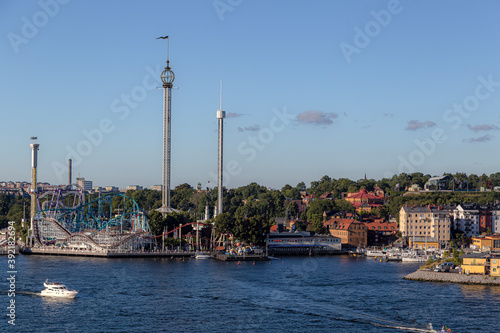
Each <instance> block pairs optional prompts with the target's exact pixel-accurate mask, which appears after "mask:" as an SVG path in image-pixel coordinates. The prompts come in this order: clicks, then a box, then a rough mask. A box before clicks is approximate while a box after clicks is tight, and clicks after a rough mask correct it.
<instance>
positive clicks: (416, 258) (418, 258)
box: [401, 255, 428, 262]
mask: <svg viewBox="0 0 500 333" xmlns="http://www.w3.org/2000/svg"><path fill="white" fill-rule="evenodd" d="M401 259H402V261H403V262H426V261H427V259H428V256H421V255H409V256H403V257H402V258H401Z"/></svg>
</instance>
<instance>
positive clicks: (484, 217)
mask: <svg viewBox="0 0 500 333" xmlns="http://www.w3.org/2000/svg"><path fill="white" fill-rule="evenodd" d="M491 226H492V218H491V211H490V210H480V211H479V232H480V233H482V232H486V231H487V230H488V231H489V232H491V231H492V230H493V229H492V228H491Z"/></svg>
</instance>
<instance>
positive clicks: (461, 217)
mask: <svg viewBox="0 0 500 333" xmlns="http://www.w3.org/2000/svg"><path fill="white" fill-rule="evenodd" d="M453 223H454V227H455V229H458V230H460V231H462V232H463V233H464V234H465V235H466V236H467V237H471V236H477V235H479V209H478V208H477V206H476V205H469V204H460V205H458V206H457V207H456V208H455V209H454V210H453Z"/></svg>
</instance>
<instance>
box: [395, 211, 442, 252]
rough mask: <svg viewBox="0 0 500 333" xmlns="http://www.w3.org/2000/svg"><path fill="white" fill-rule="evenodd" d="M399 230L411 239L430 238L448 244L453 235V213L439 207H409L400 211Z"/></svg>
mask: <svg viewBox="0 0 500 333" xmlns="http://www.w3.org/2000/svg"><path fill="white" fill-rule="evenodd" d="M399 230H400V231H401V233H402V234H403V236H404V237H405V238H406V239H407V240H409V239H413V238H414V237H419V238H428V239H434V240H436V241H439V243H440V244H441V245H446V244H447V243H448V242H449V241H450V239H451V237H450V231H451V213H450V212H449V211H448V210H445V209H441V208H439V207H431V206H426V207H408V206H403V207H401V209H400V211H399Z"/></svg>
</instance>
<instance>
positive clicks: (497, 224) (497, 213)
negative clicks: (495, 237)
mask: <svg viewBox="0 0 500 333" xmlns="http://www.w3.org/2000/svg"><path fill="white" fill-rule="evenodd" d="M491 232H492V233H497V234H500V207H495V208H492V209H491Z"/></svg>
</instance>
